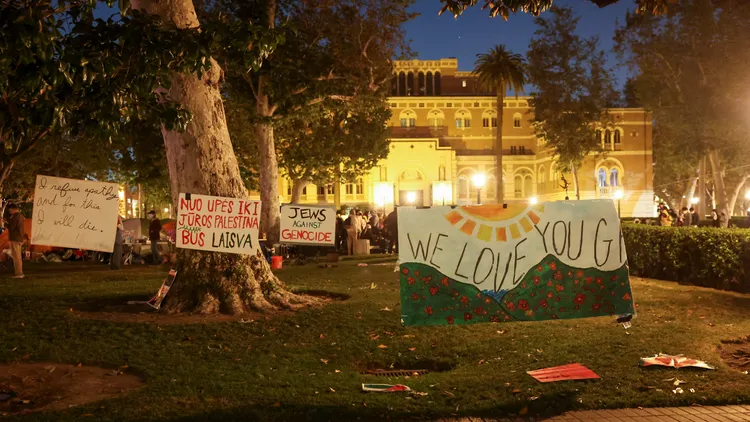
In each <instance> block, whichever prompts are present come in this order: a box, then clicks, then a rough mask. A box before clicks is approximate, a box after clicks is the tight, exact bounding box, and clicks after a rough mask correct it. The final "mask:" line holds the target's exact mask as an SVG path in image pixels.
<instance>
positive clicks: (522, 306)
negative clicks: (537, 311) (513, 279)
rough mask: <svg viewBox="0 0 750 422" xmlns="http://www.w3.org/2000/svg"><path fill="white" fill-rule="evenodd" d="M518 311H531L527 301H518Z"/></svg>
mask: <svg viewBox="0 0 750 422" xmlns="http://www.w3.org/2000/svg"><path fill="white" fill-rule="evenodd" d="M518 309H520V310H522V311H525V310H527V309H529V302H527V301H525V300H524V299H518Z"/></svg>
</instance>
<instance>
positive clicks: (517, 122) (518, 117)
mask: <svg viewBox="0 0 750 422" xmlns="http://www.w3.org/2000/svg"><path fill="white" fill-rule="evenodd" d="M513 127H514V128H519V127H521V114H520V113H516V114H514V115H513Z"/></svg>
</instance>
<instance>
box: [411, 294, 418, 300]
mask: <svg viewBox="0 0 750 422" xmlns="http://www.w3.org/2000/svg"><path fill="white" fill-rule="evenodd" d="M411 300H419V295H418V294H416V293H414V294H413V295H411Z"/></svg>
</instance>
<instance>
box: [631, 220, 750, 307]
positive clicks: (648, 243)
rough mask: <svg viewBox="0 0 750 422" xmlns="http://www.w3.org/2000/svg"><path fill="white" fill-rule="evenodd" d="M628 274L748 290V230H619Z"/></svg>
mask: <svg viewBox="0 0 750 422" xmlns="http://www.w3.org/2000/svg"><path fill="white" fill-rule="evenodd" d="M622 233H623V238H624V240H625V248H626V251H627V254H628V265H629V267H630V273H631V274H632V275H635V276H639V277H649V278H656V279H661V280H671V281H677V282H679V283H685V284H694V285H697V286H705V287H713V288H716V289H722V290H734V291H738V292H745V293H747V292H750V231H748V230H743V229H717V228H710V227H700V228H699V227H659V226H647V225H632V224H624V225H623V226H622Z"/></svg>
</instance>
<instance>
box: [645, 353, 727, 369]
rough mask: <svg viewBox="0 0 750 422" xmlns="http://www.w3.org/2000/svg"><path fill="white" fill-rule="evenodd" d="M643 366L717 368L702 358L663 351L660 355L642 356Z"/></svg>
mask: <svg viewBox="0 0 750 422" xmlns="http://www.w3.org/2000/svg"><path fill="white" fill-rule="evenodd" d="M641 366H668V367H672V368H678V369H679V368H687V367H692V368H703V369H716V368H714V367H713V366H711V365H709V364H707V363H706V362H703V361H702V360H695V359H690V358H686V357H685V356H683V355H677V356H672V355H665V354H663V353H659V354H658V355H656V356H653V357H650V358H641Z"/></svg>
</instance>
